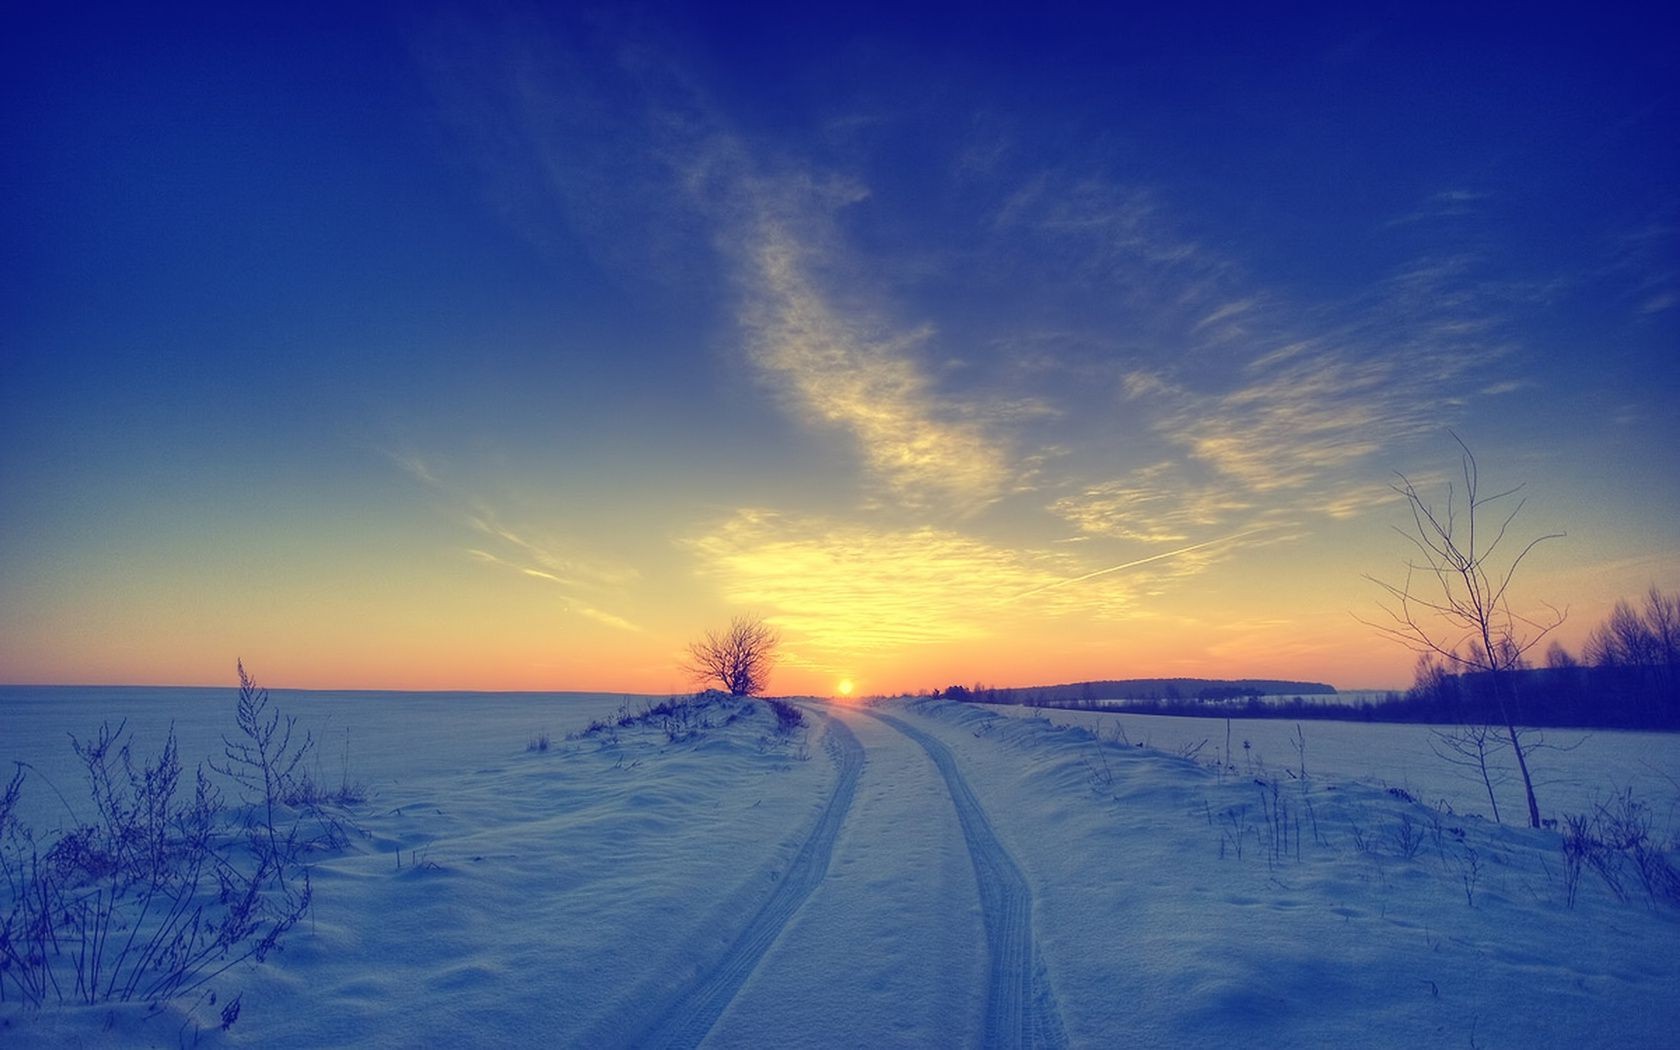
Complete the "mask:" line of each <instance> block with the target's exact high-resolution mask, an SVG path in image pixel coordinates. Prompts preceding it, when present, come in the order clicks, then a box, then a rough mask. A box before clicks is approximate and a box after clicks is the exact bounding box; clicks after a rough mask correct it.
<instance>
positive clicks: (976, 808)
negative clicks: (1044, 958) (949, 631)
mask: <svg viewBox="0 0 1680 1050" xmlns="http://www.w3.org/2000/svg"><path fill="white" fill-rule="evenodd" d="M869 714H871V715H873V716H874V717H875V718H878V719H880V720H881V721H883V722H885V723H887V724H888V725H889V726H892V727H893V728H894V729H896V730H898V731H899V732H900V733H903V734H904V735H905V736H907V737H909V738H910V739H911V740H913V741H915V742H916V743H917V744H918V745H920V746H921V749H922V750H923V751H926V752H927V754H928V757H929V758H931V759H933V764H934V765H935V766H936V767H938V769H939V774H940V776H942V777H944V778H945V786H946V787H947V788H948V789H949V790H950V793H951V801H952V802H954V803H955V804H956V807H957V819H958V821H959V822H960V823H961V824H962V832H963V838H964V840H966V841H967V843H968V852H969V856H970V857H972V858H973V860H974V875H975V880H976V881H977V882H978V883H979V884H980V906H981V910H982V912H983V916H984V922H985V927H986V958H987V969H988V970H989V974H988V976H987V979H986V1016H985V1023H984V1032H985V1034H984V1044H985V1045H986V1046H989V1047H990V1046H996V1047H1015V1046H1023V1047H1030V1046H1042V1047H1065V1046H1067V1032H1066V1031H1065V1030H1064V1029H1063V1027H1062V1017H1061V1011H1060V1010H1058V1009H1057V1007H1056V997H1055V995H1054V993H1053V992H1052V991H1051V989H1050V981H1049V979H1048V977H1047V976H1046V975H1045V973H1044V967H1043V964H1042V963H1041V962H1040V961H1039V959H1038V953H1037V951H1036V950H1035V949H1034V947H1033V936H1032V890H1031V888H1030V887H1029V886H1028V885H1027V878H1026V876H1025V875H1023V874H1022V873H1021V868H1020V866H1019V865H1018V864H1016V863H1015V858H1014V857H1012V856H1010V854H1009V851H1008V850H1007V849H1005V848H1004V847H1003V843H1001V842H999V841H998V837H997V834H996V833H995V832H994V831H993V830H992V824H991V821H989V820H987V819H986V811H985V810H984V809H983V808H981V806H980V800H979V799H977V798H975V797H974V792H973V791H971V790H969V787H968V781H966V780H964V779H963V775H962V771H961V770H959V769H958V768H957V760H956V758H955V757H954V756H953V755H952V754H951V750H950V749H949V748H947V747H946V746H945V745H944V744H942V743H940V742H939V741H938V740H935V739H934V738H933V737H932V736H931V735H929V734H928V733H924V732H923V731H922V730H920V729H917V728H915V727H914V726H911V725H909V724H908V723H906V722H904V721H901V720H900V719H897V718H893V717H891V716H890V715H883V714H880V713H878V712H875V711H870V712H869Z"/></svg>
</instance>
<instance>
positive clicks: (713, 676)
mask: <svg viewBox="0 0 1680 1050" xmlns="http://www.w3.org/2000/svg"><path fill="white" fill-rule="evenodd" d="M781 640H782V638H781V635H780V634H779V633H778V632H777V631H776V629H775V628H773V627H771V626H770V625H769V624H767V623H765V622H764V621H763V620H762V619H760V618H758V617H757V616H737V617H735V618H734V619H733V620H730V621H729V628H728V629H727V630H724V631H707V632H706V634H705V637H703V638H701V639H700V640H699V641H696V642H690V643H689V646H688V663H686V664H685V665H684V668H685V669H686V670H687V671H689V672H690V673H692V674H693V675H694V679H695V681H698V682H702V683H705V684H708V685H715V686H717V687H718V688H720V689H723V690H724V691H726V692H728V693H729V694H730V695H731V696H752V695H754V694H757V693H760V692H762V691H763V690H764V687H765V685H766V684H767V683H768V682H769V680H770V668H771V667H772V666H773V665H774V663H775V658H776V646H777V645H779V644H780V643H781Z"/></svg>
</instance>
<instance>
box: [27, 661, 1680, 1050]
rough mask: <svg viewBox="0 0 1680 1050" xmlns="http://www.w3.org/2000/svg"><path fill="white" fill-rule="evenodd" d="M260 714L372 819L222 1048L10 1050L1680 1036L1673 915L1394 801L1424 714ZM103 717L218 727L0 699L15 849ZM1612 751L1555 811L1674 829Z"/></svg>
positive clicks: (1441, 779)
mask: <svg viewBox="0 0 1680 1050" xmlns="http://www.w3.org/2000/svg"><path fill="white" fill-rule="evenodd" d="M274 700H275V702H276V703H277V704H278V705H280V706H281V707H282V708H284V709H285V710H286V711H287V712H288V713H291V714H295V715H297V716H298V717H299V722H300V726H303V727H307V728H310V729H312V730H313V731H314V733H315V736H316V739H317V740H318V741H319V748H318V751H319V761H318V768H317V770H316V771H315V775H316V778H317V780H319V781H322V782H324V783H327V784H331V783H333V782H335V781H336V780H337V779H338V778H339V777H340V776H341V775H343V774H344V773H345V772H346V771H347V772H348V774H349V775H350V777H351V779H354V780H360V781H363V782H365V783H366V784H367V785H368V786H369V788H370V789H371V792H372V797H371V799H370V801H369V802H368V803H366V804H364V805H362V806H360V807H358V808H357V809H356V810H355V811H354V812H353V813H352V815H351V816H352V819H353V821H354V824H355V827H356V831H355V832H354V834H353V836H352V839H351V842H350V844H349V845H348V846H347V847H346V848H344V849H343V850H341V851H337V852H333V853H330V854H321V855H319V856H318V857H317V858H316V860H315V867H314V879H313V882H314V887H315V896H314V905H313V911H312V913H311V915H310V917H309V918H308V919H306V921H305V922H304V923H303V924H302V925H300V926H299V927H298V928H297V929H296V930H294V931H293V932H292V934H291V936H290V937H289V938H288V939H287V940H286V941H285V942H284V944H283V949H282V950H281V951H280V952H278V953H276V954H274V955H272V956H271V957H270V958H269V960H268V961H267V962H266V963H264V964H262V965H260V966H251V967H248V968H242V969H240V970H238V971H234V972H230V973H229V974H227V975H225V977H224V978H222V979H221V980H219V981H218V982H217V987H218V995H220V996H221V997H222V999H221V1001H222V1002H225V1001H226V998H227V997H229V996H232V995H234V994H236V993H242V994H243V1009H242V1012H241V1015H240V1017H239V1019H238V1021H237V1022H236V1023H235V1024H234V1025H233V1026H232V1028H231V1029H229V1030H227V1031H225V1032H224V1031H220V1030H218V1029H217V1027H216V1020H217V1016H218V1009H217V1008H216V1006H215V1005H214V1004H210V1003H208V1002H205V1001H197V1002H178V1003H171V1004H167V1005H165V1006H164V1007H163V1008H162V1009H158V1010H148V1009H147V1008H145V1007H144V1006H134V1007H122V1008H116V1009H113V1008H110V1007H104V1006H100V1007H57V1006H53V1007H48V1008H46V1009H44V1010H41V1011H39V1012H35V1011H31V1010H28V1009H25V1008H22V1007H20V1006H18V1005H17V1004H16V1003H15V1002H8V1003H4V1004H0V1044H4V1045H8V1046H9V1045H18V1046H154V1045H155V1046H179V1045H194V1044H195V1043H196V1044H197V1045H202V1046H228V1047H238V1046H262V1047H270V1046H278V1047H314V1046H328V1045H335V1046H392V1047H409V1046H416V1047H417V1046H432V1045H440V1044H471V1045H479V1046H529V1045H568V1046H591V1047H595V1046H653V1045H665V1046H695V1045H699V1046H715V1047H725V1046H770V1045H774V1046H810V1047H826V1046H1062V1045H1067V1046H1114V1045H1130V1046H1145V1047H1150V1046H1162V1047H1165V1046H1182V1045H1186V1044H1194V1045H1264V1046H1281V1047H1290V1046H1303V1047H1304V1046H1362V1047H1391V1046H1392V1047H1410V1046H1417V1045H1471V1044H1472V1043H1473V1044H1474V1045H1476V1046H1483V1047H1525V1048H1526V1047H1530V1046H1535V1045H1580V1046H1617V1047H1624V1046H1652V1047H1655V1046H1669V1045H1673V1038H1674V1033H1675V1032H1676V1031H1680V1001H1677V997H1676V996H1675V995H1674V989H1675V988H1676V987H1680V910H1677V908H1676V906H1675V905H1674V904H1673V903H1672V902H1666V901H1662V900H1656V899H1652V898H1651V897H1650V896H1649V895H1647V894H1645V893H1644V892H1643V890H1642V889H1640V887H1639V885H1638V883H1637V882H1633V883H1628V884H1625V885H1624V886H1623V891H1624V892H1623V893H1622V894H1621V896H1620V897H1619V896H1618V895H1617V894H1616V893H1615V892H1613V891H1612V889H1611V888H1610V887H1609V885H1608V884H1607V883H1606V882H1605V881H1604V880H1603V879H1601V878H1598V877H1597V876H1595V875H1594V874H1593V873H1592V872H1590V871H1589V872H1587V873H1586V874H1585V876H1584V877H1583V879H1582V882H1581V884H1580V890H1579V893H1578V894H1577V896H1576V900H1575V902H1574V904H1573V906H1571V905H1570V904H1569V902H1568V900H1567V897H1566V893H1565V888H1564V880H1563V877H1562V872H1563V864H1562V854H1561V851H1560V845H1559V843H1560V839H1559V835H1558V833H1557V832H1556V831H1555V830H1551V829H1540V830H1531V829H1528V828H1525V827H1514V826H1511V825H1496V824H1493V823H1492V822H1491V821H1489V820H1486V819H1483V818H1482V817H1481V816H1479V815H1477V814H1478V812H1479V811H1478V810H1477V808H1476V804H1475V803H1476V794H1477V792H1478V791H1480V787H1479V785H1471V784H1466V783H1463V782H1462V781H1461V780H1460V779H1459V778H1458V776H1457V774H1456V772H1447V773H1443V774H1436V773H1434V772H1432V770H1431V767H1429V766H1428V765H1427V763H1425V762H1423V761H1422V760H1418V761H1417V762H1416V763H1415V764H1413V762H1412V760H1411V759H1407V760H1406V764H1405V774H1404V781H1405V783H1404V785H1403V784H1402V783H1400V782H1399V781H1397V780H1391V779H1389V777H1390V775H1391V774H1392V770H1393V763H1394V761H1395V756H1396V755H1397V754H1402V753H1404V754H1407V755H1412V754H1414V750H1413V749H1414V748H1416V749H1418V750H1416V752H1415V753H1416V754H1422V753H1425V752H1424V751H1423V750H1421V746H1422V745H1421V741H1422V740H1423V739H1424V738H1423V737H1422V736H1421V735H1420V734H1421V730H1419V729H1418V727H1393V726H1364V725H1350V724H1346V723H1339V724H1335V725H1321V724H1316V723H1314V724H1308V725H1306V726H1305V727H1304V732H1305V734H1306V742H1307V751H1306V753H1305V761H1304V763H1303V762H1302V761H1301V758H1300V756H1299V755H1298V754H1297V753H1295V752H1293V751H1292V750H1290V749H1288V747H1287V746H1286V745H1285V739H1286V738H1285V737H1284V736H1283V735H1281V734H1282V733H1284V732H1285V731H1286V730H1287V731H1293V726H1276V727H1271V728H1266V727H1262V728H1263V729H1264V732H1267V733H1269V732H1273V731H1275V732H1277V733H1279V734H1280V735H1278V736H1276V737H1275V738H1273V737H1268V736H1264V735H1263V733H1262V732H1261V730H1258V729H1256V728H1255V727H1252V726H1246V725H1234V726H1233V737H1234V743H1233V748H1232V752H1233V753H1232V754H1230V755H1226V754H1225V748H1224V746H1223V743H1224V742H1223V739H1218V740H1217V741H1213V742H1210V743H1209V744H1207V745H1205V746H1204V747H1203V748H1202V750H1201V751H1200V752H1198V753H1197V755H1196V756H1195V758H1188V757H1181V756H1180V755H1177V754H1174V753H1172V752H1173V751H1175V750H1178V749H1180V748H1181V747H1183V746H1184V744H1183V743H1180V742H1179V741H1178V740H1177V739H1176V738H1175V736H1174V734H1175V733H1179V732H1180V730H1179V729H1174V728H1172V727H1173V726H1175V725H1177V724H1178V723H1182V722H1186V721H1191V720H1184V719H1157V718H1150V717H1144V716H1127V717H1126V718H1125V719H1124V722H1123V727H1124V730H1125V733H1126V738H1125V739H1120V737H1119V734H1117V733H1116V732H1115V726H1116V722H1115V720H1114V719H1113V716H1108V718H1107V719H1106V720H1104V719H1100V718H1094V717H1088V716H1086V715H1085V714H1084V713H1078V712H1059V711H1053V712H1038V711H1028V710H1024V709H1006V708H989V707H977V706H966V705H961V704H952V703H946V702H932V701H917V702H910V703H900V702H894V703H889V704H883V705H875V706H865V705H841V704H828V703H824V702H819V701H800V705H801V707H802V708H803V709H804V710H805V712H806V719H807V723H808V725H807V726H806V727H805V728H804V729H802V730H800V731H799V732H797V733H796V734H794V735H792V736H789V735H786V734H781V733H778V732H777V729H776V719H775V717H774V715H773V714H772V713H771V712H770V711H769V710H767V709H766V708H764V707H763V705H760V704H757V703H754V702H743V701H729V700H723V699H718V698H713V699H712V700H710V701H708V702H705V703H702V704H698V705H695V706H693V707H692V709H690V710H688V711H686V712H685V713H683V714H682V715H681V716H680V717H676V718H670V717H666V718H661V717H651V718H643V719H637V718H635V717H634V716H635V714H636V713H637V712H638V711H639V710H641V709H642V708H644V707H645V706H648V705H649V704H651V703H652V702H654V701H653V700H650V699H648V698H625V697H616V696H615V697H590V696H575V695H560V696H536V695H527V696H514V695H483V696H474V695H470V694H468V695H447V696H445V695H423V694H357V695H336V696H335V695H331V694H323V693H293V692H283V691H276V692H275V693H274ZM1046 714H1048V715H1049V717H1045V715H1046ZM104 718H113V719H121V718H126V719H127V721H128V728H129V730H131V731H132V732H133V733H134V734H135V743H136V747H137V750H138V751H139V752H140V753H142V754H144V753H148V752H150V751H154V750H155V749H156V747H157V746H158V745H159V744H161V741H162V738H163V734H164V733H165V731H166V730H167V728H168V727H169V725H170V724H171V723H173V724H174V726H175V728H176V731H177V733H178V735H179V737H180V741H181V752H182V755H183V757H184V758H186V759H187V760H188V761H189V762H191V761H193V760H195V759H197V758H204V757H209V756H211V755H214V754H216V753H217V745H218V743H219V735H220V734H221V733H222V732H226V731H228V730H229V729H231V721H232V691H231V690H205V691H200V690H128V691H121V690H98V689H91V690H74V689H25V688H6V689H0V760H4V761H6V762H8V763H9V762H12V761H20V762H26V763H28V764H29V779H28V781H27V782H26V788H25V792H26V794H25V805H26V809H27V812H26V817H27V819H29V820H30V821H31V822H32V823H33V824H34V825H35V827H36V828H37V831H38V832H39V831H50V830H51V829H52V828H54V827H59V826H64V825H66V824H68V823H69V822H70V821H71V820H72V819H73V817H72V813H73V811H76V810H77V809H78V808H79V807H81V806H82V798H81V796H82V794H83V792H82V789H81V787H80V785H79V783H78V782H77V778H76V768H75V764H74V756H73V755H71V753H70V748H69V747H68V741H67V740H66V738H65V735H64V734H65V733H66V732H67V731H68V732H76V733H77V734H78V735H82V736H86V735H87V733H88V732H90V731H91V730H92V729H93V728H94V727H96V726H97V725H98V723H99V721H100V720H101V719H104ZM621 723H622V724H621ZM591 724H594V726H595V728H593V729H590V728H589V727H590V726H591ZM1223 729H1224V725H1223V723H1222V722H1218V723H1215V722H1207V723H1203V724H1200V725H1197V726H1195V727H1192V728H1190V729H1189V730H1188V732H1190V733H1194V734H1195V739H1194V740H1187V741H1186V743H1188V744H1190V745H1193V744H1194V743H1195V742H1196V741H1198V740H1201V739H1204V738H1207V737H1214V736H1218V737H1221V738H1222V737H1223ZM545 732H546V733H548V734H549V735H550V738H551V741H552V746H551V747H550V748H549V749H548V750H546V751H545V750H527V744H528V742H530V741H532V740H534V739H535V738H536V737H538V735H539V734H542V733H545ZM1145 738H1149V739H1150V741H1151V742H1152V743H1154V744H1157V745H1161V747H1160V748H1157V747H1138V746H1136V744H1137V742H1138V741H1140V740H1143V739H1145ZM1616 738H1617V740H1618V741H1619V742H1620V744H1621V746H1619V747H1616V748H1600V749H1598V750H1589V749H1588V748H1585V747H1583V748H1581V749H1577V750H1575V751H1571V752H1561V753H1555V754H1546V755H1544V756H1543V758H1542V760H1541V761H1542V762H1543V763H1546V764H1545V765H1543V766H1542V769H1543V771H1544V773H1545V775H1547V776H1550V777H1553V778H1557V779H1559V780H1560V781H1563V782H1566V783H1567V784H1568V785H1571V786H1569V787H1568V788H1567V790H1558V791H1555V792H1554V793H1553V797H1555V798H1562V799H1565V800H1571V801H1568V802H1567V803H1553V806H1554V810H1553V811H1554V812H1569V811H1571V810H1569V809H1568V808H1557V807H1566V806H1573V805H1576V802H1574V801H1572V800H1575V799H1578V798H1583V797H1589V795H1590V793H1591V792H1592V791H1593V790H1597V791H1598V793H1599V794H1598V796H1597V797H1602V796H1603V794H1605V793H1607V792H1608V791H1610V790H1613V789H1617V788H1620V787H1622V786H1624V785H1627V784H1629V783H1636V784H1638V785H1639V786H1640V788H1641V790H1642V791H1645V792H1647V793H1646V794H1645V796H1644V797H1645V798H1646V800H1647V801H1648V802H1650V803H1651V804H1652V806H1653V807H1654V811H1655V812H1656V814H1657V815H1658V816H1660V817H1662V818H1663V819H1665V820H1666V819H1670V817H1671V811H1672V807H1673V806H1674V805H1675V803H1676V801H1677V796H1680V791H1677V790H1676V789H1675V787H1674V786H1673V785H1672V781H1671V780H1670V779H1669V778H1675V777H1680V740H1677V739H1676V738H1675V737H1672V736H1658V735H1641V734H1616ZM1624 738H1625V739H1624ZM1243 739H1247V740H1249V742H1250V747H1249V748H1246V749H1245V748H1242V747H1241V746H1240V741H1241V740H1243ZM1262 750H1263V751H1264V757H1263V758H1262V757H1261V756H1260V755H1259V754H1257V753H1256V752H1260V751H1262ZM1584 753H1585V755H1586V756H1587V757H1586V758H1584V757H1583V754H1584ZM1362 757H1363V759H1364V760H1365V761H1366V764H1365V765H1364V766H1362V765H1361V761H1362ZM1302 765H1304V766H1305V768H1304V769H1302V768H1301V767H1302ZM1303 774H1304V775H1303ZM1374 778H1380V779H1374ZM1589 784H1592V785H1595V787H1588V786H1587V785H1589ZM1407 785H1409V787H1407ZM1395 789H1400V790H1395ZM60 796H62V797H60ZM1420 800H1421V801H1420ZM1483 801H1484V802H1485V796H1484V798H1483ZM1542 803H1543V804H1546V799H1545V796H1544V795H1543V796H1542ZM1667 827H1668V830H1665V831H1663V832H1661V834H1664V835H1667V836H1668V838H1667V839H1665V840H1664V845H1665V846H1666V847H1667V848H1668V850H1669V852H1668V856H1669V858H1670V859H1671V860H1672V859H1675V852H1674V849H1673V846H1674V843H1673V841H1672V834H1673V833H1672V826H1671V825H1668V826H1667ZM1624 898H1625V899H1624ZM0 903H3V902H0Z"/></svg>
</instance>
